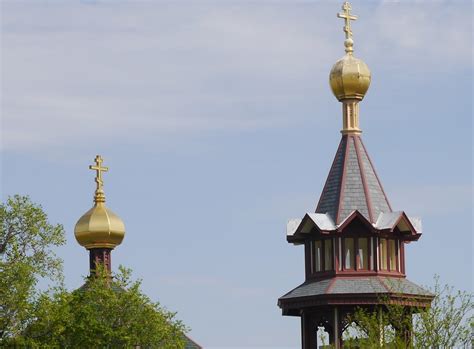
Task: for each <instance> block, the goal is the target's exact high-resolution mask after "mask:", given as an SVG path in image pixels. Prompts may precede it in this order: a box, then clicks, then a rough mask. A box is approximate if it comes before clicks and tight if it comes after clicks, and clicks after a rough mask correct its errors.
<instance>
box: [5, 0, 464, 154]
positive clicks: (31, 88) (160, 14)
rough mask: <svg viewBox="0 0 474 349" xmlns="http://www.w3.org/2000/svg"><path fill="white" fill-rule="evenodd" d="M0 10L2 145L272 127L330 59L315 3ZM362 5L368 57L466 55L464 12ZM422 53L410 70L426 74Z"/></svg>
mask: <svg viewBox="0 0 474 349" xmlns="http://www.w3.org/2000/svg"><path fill="white" fill-rule="evenodd" d="M3 11H4V14H3V42H2V46H3V50H2V52H3V53H2V58H3V60H2V61H3V62H2V65H3V74H2V85H3V91H4V93H3V101H2V122H3V125H2V132H3V135H2V142H3V144H2V148H3V149H4V150H5V149H6V150H13V149H15V150H21V149H23V150H31V149H38V148H44V147H51V146H54V147H59V146H63V145H65V144H72V143H79V144H81V143H84V142H88V141H90V139H92V138H93V139H95V140H98V141H102V142H111V141H114V140H123V139H128V140H130V141H134V140H137V139H143V138H145V139H146V138H153V137H164V136H166V135H170V134H171V135H172V134H176V133H180V134H182V133H188V132H190V133H196V132H202V131H212V130H222V129H235V130H245V129H255V128H260V127H282V126H285V125H287V124H288V123H292V122H295V121H296V120H298V118H302V117H303V116H302V115H301V113H300V114H299V113H291V112H289V109H291V108H294V107H292V106H297V105H302V104H304V103H305V102H306V103H308V101H311V100H313V99H314V98H315V96H316V95H317V92H318V89H319V88H321V87H318V86H324V88H327V86H326V84H323V85H321V84H319V82H322V81H325V80H326V79H327V74H328V70H329V69H330V66H331V64H332V62H334V60H335V58H336V57H339V56H340V55H341V54H342V44H341V41H342V39H341V37H342V33H341V32H340V31H336V30H334V28H335V27H337V28H339V26H338V25H337V24H335V21H336V19H335V17H333V16H332V14H333V12H334V11H335V9H334V8H333V6H328V4H325V5H317V4H309V3H301V4H297V5H295V4H293V3H290V2H278V3H272V2H268V3H261V4H256V3H248V2H242V3H238V2H236V3H232V4H222V3H216V4H210V3H199V2H189V3H186V4H184V3H181V4H179V3H175V4H172V5H170V4H169V3H161V2H150V3H147V2H140V3H128V2H124V3H115V2H97V3H94V4H93V5H91V4H89V3H86V4H84V3H82V4H81V3H59V2H58V3H42V4H37V3H36V4H35V3H24V2H22V3H5V4H3ZM374 11H375V13H371V14H370V16H367V17H368V18H364V21H360V22H359V23H358V24H357V25H358V28H359V30H360V33H359V34H358V38H364V45H360V46H362V47H365V48H364V49H361V53H360V55H363V56H364V59H367V61H374V60H375V57H379V56H380V52H385V53H386V54H387V55H391V56H393V57H396V58H397V59H398V63H399V64H402V65H407V66H412V65H413V57H420V59H421V60H426V59H425V58H424V57H426V56H432V57H433V56H434V57H441V58H440V59H441V60H442V61H443V62H445V63H446V65H449V66H452V65H453V64H460V65H466V64H471V63H470V62H468V58H469V57H470V56H469V47H470V46H469V45H468V43H469V42H470V41H468V40H467V39H468V37H469V35H470V34H469V32H468V31H466V26H468V24H466V23H468V21H467V19H468V18H467V17H468V16H469V14H468V13H467V12H465V11H460V10H459V8H456V7H452V8H451V7H449V6H448V9H447V10H446V8H445V7H444V6H442V5H436V6H426V5H425V6H419V7H416V9H415V10H408V8H407V6H399V7H397V6H395V5H394V4H381V5H380V6H378V7H376V9H375V10H374ZM326 12H327V13H326ZM329 13H330V14H331V16H328V14H329ZM374 28H376V30H374ZM339 29H340V28H339ZM337 38H339V39H340V40H337ZM359 40H361V41H362V39H359ZM447 47H449V48H450V49H446V48H447ZM441 48H443V49H441ZM431 61H432V63H433V64H432V66H430V64H423V65H421V66H419V67H418V68H417V69H432V68H435V67H436V69H438V66H437V64H436V63H438V62H439V60H438V59H431ZM428 62H429V60H428ZM418 64H419V62H418ZM413 69H414V68H413ZM315 81H318V83H317V84H315V83H314V82H315Z"/></svg>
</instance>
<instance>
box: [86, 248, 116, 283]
mask: <svg viewBox="0 0 474 349" xmlns="http://www.w3.org/2000/svg"><path fill="white" fill-rule="evenodd" d="M99 266H102V267H103V268H104V270H105V271H106V272H107V274H108V275H111V273H112V249H111V248H91V249H89V270H90V271H89V272H90V275H91V276H92V275H95V274H96V271H97V268H98V267H99Z"/></svg>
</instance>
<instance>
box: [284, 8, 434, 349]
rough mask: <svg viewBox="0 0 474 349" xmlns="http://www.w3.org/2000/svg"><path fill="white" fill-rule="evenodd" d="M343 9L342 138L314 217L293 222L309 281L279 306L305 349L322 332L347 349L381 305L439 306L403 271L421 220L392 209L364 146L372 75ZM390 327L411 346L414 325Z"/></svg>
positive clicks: (337, 85) (337, 83) (339, 69)
mask: <svg viewBox="0 0 474 349" xmlns="http://www.w3.org/2000/svg"><path fill="white" fill-rule="evenodd" d="M342 10H343V11H342V13H338V14H337V17H339V18H342V19H343V20H344V22H345V25H344V27H343V29H344V32H345V37H346V39H345V41H344V46H345V55H344V56H343V57H342V58H341V59H340V60H338V61H337V62H336V63H335V64H334V66H333V67H332V69H331V72H330V74H329V83H330V87H331V90H332V92H333V94H334V96H335V97H336V99H337V100H338V101H339V102H340V103H341V104H342V130H341V134H342V137H341V140H340V143H339V146H338V148H337V151H336V155H335V157H334V160H333V162H332V165H331V168H330V170H329V175H328V177H327V179H326V183H325V185H324V187H323V189H322V194H321V196H320V198H319V202H318V204H317V207H316V210H315V212H308V213H306V214H305V215H304V216H303V218H302V219H293V220H290V221H289V222H288V225H287V236H286V239H287V241H288V242H289V243H292V244H294V245H302V246H304V256H305V258H304V260H305V266H304V268H305V280H304V282H303V283H302V284H301V285H299V286H297V287H295V288H294V289H292V290H291V291H289V292H287V293H286V294H285V295H283V296H282V297H280V298H279V299H278V306H279V307H280V308H281V310H282V313H283V315H286V316H296V317H299V318H300V320H301V336H302V338H301V343H302V344H301V347H302V348H303V349H310V348H311V349H314V348H316V346H317V331H318V328H324V330H325V331H326V332H327V334H328V335H329V342H330V344H331V345H332V346H333V347H334V348H336V349H340V348H342V347H343V345H344V344H343V340H342V334H343V332H344V331H345V329H346V328H347V327H348V326H349V325H350V323H349V322H350V321H349V320H348V318H349V316H350V315H351V314H353V313H354V312H355V310H356V308H358V307H361V308H364V309H367V310H377V311H384V309H385V308H384V307H383V306H382V305H384V304H386V303H388V304H397V305H401V306H403V307H404V308H405V310H406V316H407V317H410V318H409V319H411V314H412V313H413V312H416V309H419V308H425V307H429V306H430V304H431V301H432V299H433V295H432V294H431V293H429V292H427V291H426V290H424V289H423V288H421V287H420V286H418V285H416V284H415V283H413V282H411V281H409V280H408V279H407V278H406V272H405V270H406V269H405V248H406V245H407V244H409V243H410V242H414V241H417V240H418V239H419V238H420V236H421V233H422V230H421V221H420V220H419V219H418V218H415V217H410V216H408V215H407V214H406V213H405V212H403V211H394V210H393V209H392V207H391V205H390V202H389V200H388V198H387V195H386V194H385V191H384V189H383V186H382V182H381V180H380V178H379V177H378V175H377V172H376V171H375V167H374V164H373V162H372V160H371V158H370V156H369V154H368V152H367V149H366V147H365V145H364V143H363V141H362V137H361V133H362V131H361V129H360V126H359V103H360V102H361V101H362V100H363V98H364V96H365V94H366V92H367V90H368V89H369V85H370V80H371V73H370V70H369V68H368V66H367V65H366V64H365V63H364V62H363V61H362V60H361V59H358V58H356V57H355V56H354V41H353V39H352V29H351V21H353V20H356V19H357V16H355V15H353V14H352V13H351V10H352V9H351V5H350V4H349V3H348V2H344V4H343V6H342ZM408 322H410V321H408ZM391 325H392V327H393V328H394V329H395V330H396V331H397V332H399V333H401V334H402V336H403V338H404V340H405V341H406V344H407V345H408V344H409V343H410V341H411V328H410V326H401V325H400V324H391Z"/></svg>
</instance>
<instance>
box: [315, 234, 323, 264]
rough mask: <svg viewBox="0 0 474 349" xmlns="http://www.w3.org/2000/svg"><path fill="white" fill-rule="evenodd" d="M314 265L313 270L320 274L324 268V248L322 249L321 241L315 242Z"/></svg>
mask: <svg viewBox="0 0 474 349" xmlns="http://www.w3.org/2000/svg"><path fill="white" fill-rule="evenodd" d="M313 244H314V251H313V254H314V265H313V268H314V269H313V270H314V272H319V271H321V270H322V269H323V268H322V248H321V240H319V241H314V242H313Z"/></svg>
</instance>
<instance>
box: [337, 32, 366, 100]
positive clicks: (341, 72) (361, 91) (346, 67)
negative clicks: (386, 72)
mask: <svg viewBox="0 0 474 349" xmlns="http://www.w3.org/2000/svg"><path fill="white" fill-rule="evenodd" d="M345 44H346V52H347V53H346V55H345V56H344V57H342V58H341V59H340V60H338V61H337V62H336V63H335V64H334V66H333V67H332V69H331V73H330V74H329V83H330V85H331V89H332V92H333V93H334V96H336V98H337V99H338V100H339V101H340V102H341V101H343V100H345V99H357V100H362V99H363V98H364V96H365V93H366V92H367V90H368V89H369V86H370V78H371V77H370V70H369V67H368V66H367V64H365V63H364V61H362V60H361V59H358V58H355V57H354V56H353V54H352V44H353V42H352V39H347V40H346V42H345Z"/></svg>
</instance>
